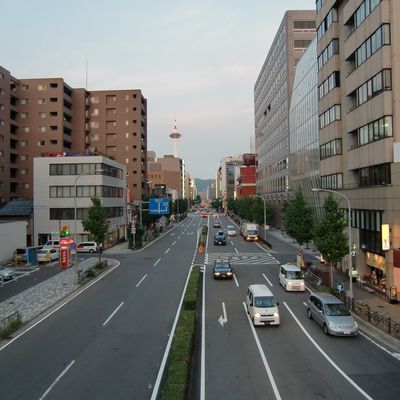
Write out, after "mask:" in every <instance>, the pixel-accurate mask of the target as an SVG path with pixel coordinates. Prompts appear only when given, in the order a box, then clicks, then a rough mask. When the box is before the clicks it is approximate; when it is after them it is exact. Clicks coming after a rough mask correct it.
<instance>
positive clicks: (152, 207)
mask: <svg viewBox="0 0 400 400" xmlns="http://www.w3.org/2000/svg"><path fill="white" fill-rule="evenodd" d="M149 214H152V215H154V214H156V215H161V214H169V198H165V197H163V198H160V199H157V198H150V199H149Z"/></svg>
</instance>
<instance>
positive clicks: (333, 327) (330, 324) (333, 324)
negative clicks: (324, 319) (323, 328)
mask: <svg viewBox="0 0 400 400" xmlns="http://www.w3.org/2000/svg"><path fill="white" fill-rule="evenodd" d="M329 328H332V329H335V328H336V324H335V323H334V322H332V321H329Z"/></svg>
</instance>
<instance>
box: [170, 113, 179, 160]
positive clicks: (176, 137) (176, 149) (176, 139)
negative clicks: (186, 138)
mask: <svg viewBox="0 0 400 400" xmlns="http://www.w3.org/2000/svg"><path fill="white" fill-rule="evenodd" d="M181 136H182V135H181V134H180V133H179V132H178V129H176V119H175V120H174V129H173V130H172V133H171V134H170V135H169V137H170V138H172V139H174V157H175V158H178V139H179V138H180V137H181Z"/></svg>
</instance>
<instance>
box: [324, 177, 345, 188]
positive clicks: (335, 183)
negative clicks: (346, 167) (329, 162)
mask: <svg viewBox="0 0 400 400" xmlns="http://www.w3.org/2000/svg"><path fill="white" fill-rule="evenodd" d="M321 188H322V189H342V188H343V175H342V174H332V175H325V176H321Z"/></svg>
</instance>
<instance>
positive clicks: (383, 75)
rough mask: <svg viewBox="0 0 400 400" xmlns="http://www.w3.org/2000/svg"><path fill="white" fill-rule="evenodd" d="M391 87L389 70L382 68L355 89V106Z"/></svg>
mask: <svg viewBox="0 0 400 400" xmlns="http://www.w3.org/2000/svg"><path fill="white" fill-rule="evenodd" d="M391 88H392V77H391V70H390V69H384V70H382V71H380V72H378V73H377V74H376V75H375V76H373V77H372V78H371V79H369V80H368V81H367V82H365V83H364V84H363V85H361V86H360V87H359V88H357V89H356V106H357V107H358V106H360V105H361V104H364V103H366V102H367V101H368V100H370V99H371V98H372V97H375V96H377V95H378V94H379V93H381V92H382V91H384V90H390V89H391Z"/></svg>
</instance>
